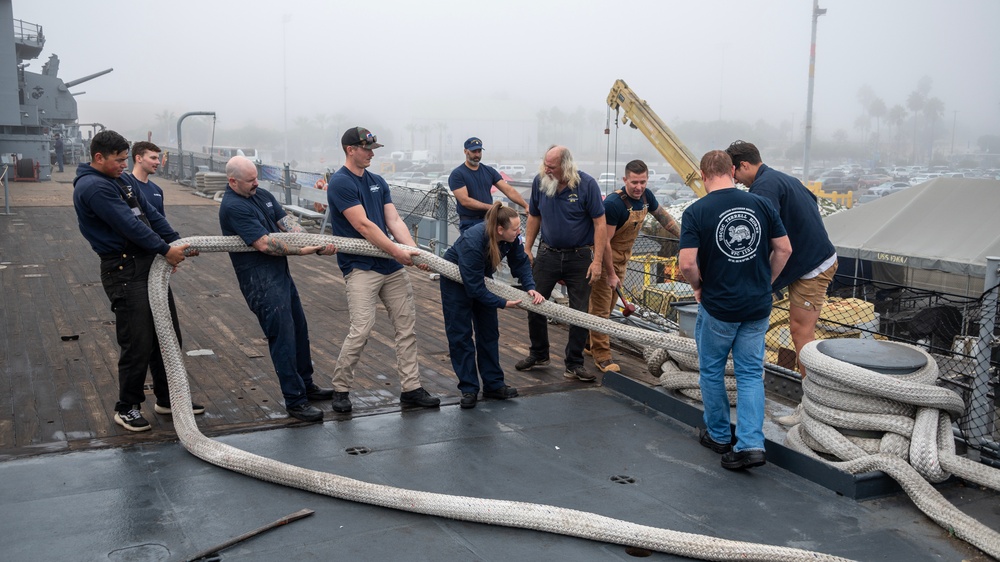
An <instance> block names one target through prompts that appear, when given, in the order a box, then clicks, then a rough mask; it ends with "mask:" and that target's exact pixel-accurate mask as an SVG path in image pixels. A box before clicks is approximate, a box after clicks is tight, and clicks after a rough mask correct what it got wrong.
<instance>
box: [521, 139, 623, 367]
mask: <svg viewBox="0 0 1000 562" xmlns="http://www.w3.org/2000/svg"><path fill="white" fill-rule="evenodd" d="M539 232H541V234H542V239H541V243H540V244H539V245H538V256H537V257H535V256H533V255H532V253H531V248H532V246H533V245H534V244H535V238H536V237H537V236H538V234H539ZM606 246H607V229H606V228H605V227H604V204H603V202H602V200H601V189H600V187H598V185H597V181H596V180H595V179H594V178H593V177H592V176H590V175H588V174H586V173H584V172H581V171H579V170H578V169H577V167H576V162H574V161H573V155H572V154H570V151H569V149H567V148H566V147H565V146H553V147H551V148H549V150H548V151H547V152H546V153H545V158H544V160H543V161H542V165H541V166H540V167H539V169H538V175H537V176H535V180H534V181H533V182H532V184H531V197H530V199H529V201H528V229H527V231H526V233H525V242H524V248H525V252H526V253H527V254H528V259H529V260H531V262H532V275H533V276H534V278H535V290H536V291H538V292H539V293H541V294H542V296H543V297H545V298H549V296H551V295H552V289H554V288H555V286H556V283H558V282H559V281H562V282H564V283H565V284H566V290H567V293H568V294H569V305H570V307H571V308H573V309H575V310H579V311H581V312H587V306H588V304H589V302H590V286H591V285H593V284H594V283H597V282H599V281H600V279H601V263H602V262H603V259H604V248H605V247H606ZM528 333H529V335H530V338H531V349H530V352H529V354H528V356H527V357H525V358H524V359H522V360H521V361H518V362H517V364H516V365H514V368H515V369H517V370H518V371H530V370H531V369H533V368H534V367H540V366H544V365H548V364H549V331H548V323H547V321H546V319H545V317H544V316H542V315H541V314H534V313H528ZM588 335H589V332H588V331H587V329H586V328H581V327H579V326H570V329H569V341H568V342H567V343H566V356H565V364H566V371H565V373H564V375H563V376H564V377H566V378H568V379H578V380H581V381H586V382H590V381H593V380H595V379H596V377H595V376H594V375H593V374H591V373H588V372H587V370H586V369H585V368H584V366H583V346H584V345H585V344H586V343H587V337H588Z"/></svg>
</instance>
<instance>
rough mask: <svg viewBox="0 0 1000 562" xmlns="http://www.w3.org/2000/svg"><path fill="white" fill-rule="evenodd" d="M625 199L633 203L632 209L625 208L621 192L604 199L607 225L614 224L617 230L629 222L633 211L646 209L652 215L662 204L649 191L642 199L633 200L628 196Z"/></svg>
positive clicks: (643, 194) (645, 192) (644, 193)
mask: <svg viewBox="0 0 1000 562" xmlns="http://www.w3.org/2000/svg"><path fill="white" fill-rule="evenodd" d="M625 198H626V199H628V201H629V203H631V206H630V207H626V206H625V201H623V200H622V196H621V191H620V190H619V191H614V192H612V193H611V195H608V196H607V197H606V198H605V199H604V222H605V223H607V224H613V225H615V228H621V227H622V226H624V225H625V223H626V222H628V217H629V215H630V214H631V213H632V211H641V210H643V209H644V208H645V209H647V210H648V211H649V212H650V213H652V212H653V211H655V210H656V209H658V208H660V203H659V202H658V201H657V200H656V196H655V195H653V192H652V191H650V190H648V189H647V190H645V191H644V192H643V193H642V197H640V198H639V199H632V198H631V197H629V196H628V195H626V196H625Z"/></svg>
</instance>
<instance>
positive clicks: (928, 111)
mask: <svg viewBox="0 0 1000 562" xmlns="http://www.w3.org/2000/svg"><path fill="white" fill-rule="evenodd" d="M942 115H944V102H943V101H941V99H940V98H937V97H933V98H930V99H928V100H927V101H926V102H924V117H926V118H927V121H928V126H929V127H930V133H929V134H928V139H927V158H928V160H930V158H931V157H932V156H933V155H934V125H935V124H936V123H937V120H938V119H940V118H941V116H942Z"/></svg>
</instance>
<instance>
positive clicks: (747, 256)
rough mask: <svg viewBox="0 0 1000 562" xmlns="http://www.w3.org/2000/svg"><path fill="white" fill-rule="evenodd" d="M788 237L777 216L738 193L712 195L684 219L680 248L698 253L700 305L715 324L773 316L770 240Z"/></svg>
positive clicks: (765, 203) (755, 198)
mask: <svg viewBox="0 0 1000 562" xmlns="http://www.w3.org/2000/svg"><path fill="white" fill-rule="evenodd" d="M784 235H785V227H784V226H783V225H782V224H781V219H780V218H779V217H778V212H777V211H775V210H774V207H772V206H771V204H770V203H769V202H768V201H767V199H764V198H763V197H758V196H756V195H752V194H750V193H746V192H744V191H741V190H739V189H736V188H731V189H721V190H717V191H712V192H710V193H708V194H707V195H705V196H704V197H702V198H701V199H699V200H697V201H695V202H694V203H692V204H691V206H690V207H688V208H687V210H685V211H684V216H683V218H682V220H681V240H680V247H681V249H686V248H697V249H698V268H699V269H700V271H701V305H702V306H703V307H705V310H706V311H707V312H708V313H709V314H710V315H711V316H712V318H715V319H717V320H721V321H723V322H749V321H753V320H760V319H762V318H767V316H768V315H769V314H770V313H771V239H772V238H780V237H782V236H784Z"/></svg>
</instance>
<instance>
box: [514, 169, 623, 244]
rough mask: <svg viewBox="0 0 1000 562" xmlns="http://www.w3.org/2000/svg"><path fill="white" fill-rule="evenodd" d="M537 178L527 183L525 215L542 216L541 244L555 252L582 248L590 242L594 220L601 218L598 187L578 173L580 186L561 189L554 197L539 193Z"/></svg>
mask: <svg viewBox="0 0 1000 562" xmlns="http://www.w3.org/2000/svg"><path fill="white" fill-rule="evenodd" d="M540 185H541V179H540V178H539V176H537V175H536V176H535V181H533V182H531V199H529V200H528V213H529V214H530V215H531V216H533V217H537V216H541V217H542V229H541V234H542V242H545V243H546V244H548V245H549V246H551V247H553V248H558V249H569V248H582V247H583V246H590V245H592V244H593V243H594V219H596V218H597V217H602V216H604V203H603V201H601V188H600V187H598V185H597V180H595V179H594V178H593V177H591V176H590V175H588V174H586V173H584V172H580V185H578V186H576V188H574V189H569V188H566V189H563V190H562V191H560V192H559V193H556V195H555V197H548V196H546V195H545V194H543V193H542V191H541V188H540V187H539V186H540Z"/></svg>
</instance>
